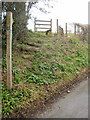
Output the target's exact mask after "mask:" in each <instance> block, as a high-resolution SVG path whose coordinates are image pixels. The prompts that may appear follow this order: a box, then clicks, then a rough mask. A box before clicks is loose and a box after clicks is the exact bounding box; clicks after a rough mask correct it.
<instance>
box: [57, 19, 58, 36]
mask: <svg viewBox="0 0 90 120" xmlns="http://www.w3.org/2000/svg"><path fill="white" fill-rule="evenodd" d="M57 34H58V19H57Z"/></svg>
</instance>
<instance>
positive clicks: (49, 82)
mask: <svg viewBox="0 0 90 120" xmlns="http://www.w3.org/2000/svg"><path fill="white" fill-rule="evenodd" d="M87 66H88V43H87V41H81V40H80V39H79V38H78V37H73V36H72V37H69V38H61V39H58V38H57V37H52V36H45V35H43V34H42V35H40V34H37V33H33V32H29V36H28V38H26V39H25V40H22V41H21V42H19V43H18V44H17V47H16V48H15V49H14V51H13V88H12V90H6V62H5V58H4V60H3V73H2V74H3V84H2V89H3V98H2V102H3V109H2V112H3V115H4V116H7V115H9V114H10V113H12V112H13V111H14V110H16V111H18V110H19V109H20V110H21V109H24V108H26V107H27V106H30V105H31V104H32V103H34V102H35V101H37V100H39V101H44V100H46V99H48V98H49V97H50V96H51V94H52V93H54V92H55V93H56V92H58V86H59V87H60V86H62V85H67V84H68V83H70V82H72V81H73V79H74V78H75V76H77V75H78V74H79V73H80V71H82V70H83V69H85V68H86V67H87ZM59 92H60V89H59ZM29 108H30V107H29ZM23 116H24V115H23Z"/></svg>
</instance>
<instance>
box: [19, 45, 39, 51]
mask: <svg viewBox="0 0 90 120" xmlns="http://www.w3.org/2000/svg"><path fill="white" fill-rule="evenodd" d="M20 50H21V51H26V52H40V51H41V49H40V48H38V47H31V46H29V47H21V48H20Z"/></svg>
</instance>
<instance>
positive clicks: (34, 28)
mask: <svg viewBox="0 0 90 120" xmlns="http://www.w3.org/2000/svg"><path fill="white" fill-rule="evenodd" d="M34 32H36V18H34Z"/></svg>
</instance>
